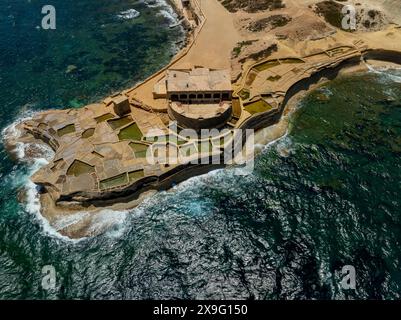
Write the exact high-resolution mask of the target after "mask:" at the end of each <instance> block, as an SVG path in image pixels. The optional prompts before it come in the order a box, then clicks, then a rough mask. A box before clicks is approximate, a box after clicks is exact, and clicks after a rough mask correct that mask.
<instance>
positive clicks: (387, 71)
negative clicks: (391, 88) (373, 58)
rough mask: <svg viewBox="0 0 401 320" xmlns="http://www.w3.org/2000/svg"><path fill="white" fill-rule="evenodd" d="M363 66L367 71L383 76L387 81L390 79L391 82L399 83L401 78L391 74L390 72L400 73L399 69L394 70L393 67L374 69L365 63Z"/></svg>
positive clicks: (400, 69)
mask: <svg viewBox="0 0 401 320" xmlns="http://www.w3.org/2000/svg"><path fill="white" fill-rule="evenodd" d="M365 65H366V67H367V68H368V69H369V71H370V72H373V73H376V74H380V75H382V76H385V77H386V78H387V79H390V80H391V81H394V82H397V83H401V76H400V75H396V74H392V73H391V72H390V71H391V70H393V71H394V70H396V71H401V68H395V67H394V66H389V67H386V66H383V67H377V68H375V67H373V66H372V65H370V64H369V63H367V62H365Z"/></svg>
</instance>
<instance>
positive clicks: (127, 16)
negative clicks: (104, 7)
mask: <svg viewBox="0 0 401 320" xmlns="http://www.w3.org/2000/svg"><path fill="white" fill-rule="evenodd" d="M140 14H141V13H140V12H139V11H137V10H135V9H128V10H126V11H122V12H120V13H119V14H118V15H117V17H119V18H120V19H124V20H131V19H135V18H137V17H139V16H140Z"/></svg>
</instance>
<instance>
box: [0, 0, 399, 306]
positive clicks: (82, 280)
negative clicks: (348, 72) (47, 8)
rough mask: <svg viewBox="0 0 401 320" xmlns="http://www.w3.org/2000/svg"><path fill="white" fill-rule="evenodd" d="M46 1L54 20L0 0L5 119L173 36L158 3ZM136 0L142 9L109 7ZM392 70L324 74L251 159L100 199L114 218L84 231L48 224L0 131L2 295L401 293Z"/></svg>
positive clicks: (111, 84) (137, 74) (150, 62)
mask: <svg viewBox="0 0 401 320" xmlns="http://www.w3.org/2000/svg"><path fill="white" fill-rule="evenodd" d="M53 3H54V5H55V7H56V9H57V18H58V19H57V21H58V22H57V29H56V31H44V30H40V29H37V28H36V26H37V25H40V19H41V15H40V8H41V5H42V4H43V2H41V1H34V0H32V1H31V2H28V1H16V0H7V1H2V3H1V4H0V93H1V94H0V103H1V104H0V105H1V109H0V115H1V116H0V128H1V129H3V128H5V127H6V126H7V125H9V124H11V123H12V122H14V121H16V120H17V119H19V118H21V117H25V116H28V115H29V114H30V113H32V112H34V111H37V110H43V109H47V108H64V107H79V106H80V105H82V104H85V103H88V102H91V101H96V100H97V99H100V98H102V97H104V96H106V95H107V94H108V93H110V92H112V91H114V90H119V89H121V88H125V87H127V86H129V85H132V84H133V83H135V82H136V81H138V80H140V79H143V78H144V77H146V76H147V75H149V74H151V73H152V72H153V71H155V70H157V69H158V68H159V67H160V66H161V65H163V64H165V63H167V62H168V60H169V58H170V56H171V54H173V53H174V50H176V49H174V48H175V43H176V42H177V41H180V40H181V39H182V32H181V31H180V30H178V29H177V30H176V29H169V28H168V25H169V24H171V21H169V19H168V18H166V14H165V11H164V10H167V7H165V6H161V7H160V6H156V7H155V6H149V5H146V3H144V2H140V1H102V0H81V1H61V0H60V1H58V0H55V1H53ZM129 9H135V10H137V11H138V12H140V15H139V16H138V17H136V18H132V19H121V18H119V17H118V15H120V14H121V12H125V11H127V10H129ZM132 12H133V11H131V13H132ZM69 66H74V67H69ZM71 69H73V71H71ZM69 70H70V72H67V71H69ZM400 77H401V73H400V72H399V71H386V72H382V73H374V72H369V73H363V74H357V75H353V76H347V77H341V78H339V79H337V80H335V81H333V82H331V83H329V84H326V85H323V86H322V87H320V88H318V89H317V90H315V91H313V92H312V93H310V94H309V95H308V96H307V97H306V98H305V99H304V100H303V101H302V102H301V104H300V108H299V110H298V111H297V112H296V114H295V115H294V116H293V117H292V120H291V125H290V130H289V134H288V135H287V136H285V137H284V138H282V139H280V140H279V141H277V142H276V143H274V144H272V145H270V146H269V147H267V148H265V149H264V151H263V152H262V153H261V154H259V155H258V157H257V159H256V166H255V171H254V172H253V173H252V174H250V175H246V176H243V175H237V174H236V170H241V169H239V168H231V169H223V170H218V171H214V172H211V173H209V174H207V175H204V176H200V177H196V178H193V179H190V180H188V181H186V182H183V183H181V184H179V185H178V186H176V187H175V188H173V189H172V190H170V191H167V192H160V193H158V194H157V195H155V196H153V197H151V198H149V199H148V200H146V201H145V203H144V204H142V205H141V206H139V207H138V208H136V209H134V210H131V211H130V212H105V214H104V215H103V217H102V219H103V220H102V221H99V224H102V223H108V224H110V225H111V227H110V228H109V229H108V231H106V232H105V233H103V234H101V235H99V236H96V237H92V238H88V239H83V240H81V241H71V240H68V239H63V238H62V237H60V236H59V235H57V233H56V232H55V231H54V230H52V229H51V228H49V227H48V226H47V225H46V222H45V221H44V220H43V219H41V218H40V215H39V214H38V207H37V203H35V201H31V202H29V203H28V204H24V203H22V204H21V203H19V202H18V200H17V197H18V193H19V190H20V189H21V188H23V187H26V186H29V185H30V184H29V174H30V173H31V171H32V167H31V166H29V165H27V164H15V163H14V162H13V161H11V159H10V158H9V157H8V155H7V154H6V152H5V150H4V148H3V146H1V147H0V179H1V182H2V191H1V192H0V298H3V299H5V298H12V299H28V298H34V299H35V298H40V299H42V298H46V299H71V298H78V299H86V298H91V299H103V298H104V299H127V298H130V299H140V298H205V299H208V298H213V299H222V298H237V299H246V298H255V299H319V298H320V299H344V298H351V299H353V298H377V299H390V298H391V299H399V298H400V296H401V265H400V264H401V260H400V259H401V249H400V248H401V247H400V243H401V208H400V206H401V200H400V199H401V185H400V184H401V183H400V181H401V179H400V178H401V165H400V155H401V138H400V137H401V83H400V80H401V78H400ZM31 191H32V189H31ZM45 265H52V266H53V267H54V268H55V270H56V272H57V276H56V288H55V289H54V290H50V291H46V290H44V289H43V287H42V286H41V282H42V277H43V275H42V268H43V266H45ZM344 265H352V266H354V267H355V270H356V275H357V277H356V290H345V289H343V288H342V287H341V286H340V280H341V278H340V276H339V274H338V273H337V271H339V270H341V268H342V267H343V266H344Z"/></svg>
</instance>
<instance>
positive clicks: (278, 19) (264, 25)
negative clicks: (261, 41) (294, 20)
mask: <svg viewBox="0 0 401 320" xmlns="http://www.w3.org/2000/svg"><path fill="white" fill-rule="evenodd" d="M290 21H291V17H290V16H287V15H281V14H276V15H273V16H270V17H267V18H263V19H260V20H257V21H253V22H251V23H250V24H249V25H248V27H247V29H248V30H249V31H252V32H259V31H263V30H266V29H275V28H278V27H283V26H285V25H286V24H287V23H288V22H290Z"/></svg>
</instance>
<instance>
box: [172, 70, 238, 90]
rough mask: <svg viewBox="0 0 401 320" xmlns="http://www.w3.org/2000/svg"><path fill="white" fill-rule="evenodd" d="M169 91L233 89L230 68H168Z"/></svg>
mask: <svg viewBox="0 0 401 320" xmlns="http://www.w3.org/2000/svg"><path fill="white" fill-rule="evenodd" d="M166 81H167V92H209V91H212V92H213V91H231V90H232V87H231V76H230V71H229V70H226V69H224V70H210V69H208V68H194V69H192V70H173V69H170V70H167V73H166Z"/></svg>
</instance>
